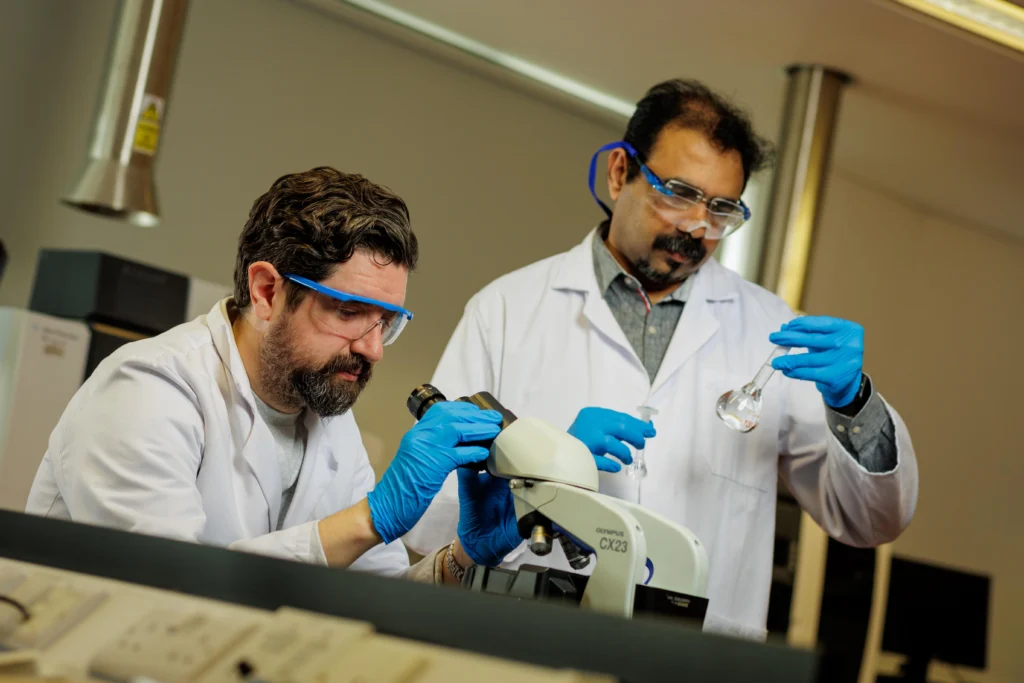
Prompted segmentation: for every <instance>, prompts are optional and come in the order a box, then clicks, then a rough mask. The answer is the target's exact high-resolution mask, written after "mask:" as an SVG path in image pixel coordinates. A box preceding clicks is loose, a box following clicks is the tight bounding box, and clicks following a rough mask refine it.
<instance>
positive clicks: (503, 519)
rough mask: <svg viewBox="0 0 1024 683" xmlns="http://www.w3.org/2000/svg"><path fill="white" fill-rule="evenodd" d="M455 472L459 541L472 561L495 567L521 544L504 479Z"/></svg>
mask: <svg viewBox="0 0 1024 683" xmlns="http://www.w3.org/2000/svg"><path fill="white" fill-rule="evenodd" d="M457 473H458V476H459V540H460V541H462V547H463V548H464V549H465V551H466V554H467V555H469V557H470V559H472V560H473V561H474V562H476V563H477V564H480V565H483V566H485V567H497V566H498V565H499V564H501V561H502V560H503V559H504V558H505V556H506V555H508V554H509V553H510V552H512V551H513V550H515V549H516V548H518V547H519V544H520V543H522V542H523V539H522V538H520V537H519V529H518V527H517V526H516V511H515V506H514V505H513V503H512V491H511V490H509V488H508V480H507V479H501V478H500V477H494V476H491V475H490V474H488V473H487V472H473V471H472V470H466V469H462V470H457Z"/></svg>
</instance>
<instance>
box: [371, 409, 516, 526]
mask: <svg viewBox="0 0 1024 683" xmlns="http://www.w3.org/2000/svg"><path fill="white" fill-rule="evenodd" d="M500 423H501V413H499V412H496V411H494V410H480V409H479V408H478V407H476V406H475V405H473V404H471V403H464V402H460V401H450V402H448V401H446V402H442V403H438V404H436V405H434V406H431V408H430V410H428V411H427V412H426V414H425V415H424V416H423V419H421V420H420V421H419V422H417V423H416V425H415V426H414V427H413V428H412V429H410V430H409V431H408V432H406V433H405V436H404V437H402V442H401V444H399V446H398V452H397V453H395V458H394V460H392V461H391V465H390V466H389V467H388V469H387V471H385V472H384V476H383V477H382V478H381V480H380V483H379V484H377V486H376V487H375V488H374V489H373V490H372V491H370V493H368V494H367V496H366V501H367V502H368V503H369V504H370V516H371V517H372V518H373V526H374V528H375V529H376V530H377V533H378V534H380V536H381V538H383V539H384V542H385V543H391V542H392V541H394V540H395V539H396V538H399V537H401V536H404V535H405V533H406V532H407V531H409V529H411V528H412V527H413V526H414V525H415V524H416V522H418V521H419V520H420V517H422V516H423V513H424V512H426V511H427V507H428V506H429V505H430V501H432V500H433V499H434V496H436V495H437V492H438V491H440V490H441V485H442V484H444V480H445V478H447V476H448V475H449V474H450V473H451V472H452V471H454V470H455V468H456V467H458V466H459V465H466V464H469V463H475V462H480V461H482V460H486V459H487V449H486V448H481V447H479V446H461V445H460V444H463V443H467V442H472V441H480V440H482V439H492V438H494V437H495V436H497V435H498V432H500V431H501V425H500Z"/></svg>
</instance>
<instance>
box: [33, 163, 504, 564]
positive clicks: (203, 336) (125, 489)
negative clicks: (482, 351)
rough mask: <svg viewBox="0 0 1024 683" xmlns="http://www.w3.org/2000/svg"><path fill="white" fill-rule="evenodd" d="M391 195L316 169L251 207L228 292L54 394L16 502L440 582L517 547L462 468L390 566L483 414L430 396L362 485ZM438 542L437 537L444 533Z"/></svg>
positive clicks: (487, 417)
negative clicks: (448, 533) (441, 508)
mask: <svg viewBox="0 0 1024 683" xmlns="http://www.w3.org/2000/svg"><path fill="white" fill-rule="evenodd" d="M417 254H418V246H417V241H416V237H415V235H414V234H413V232H412V229H411V227H410V224H409V212H408V209H407V208H406V205H405V203H404V202H403V201H402V200H401V199H400V198H399V197H398V196H396V195H395V194H393V193H392V192H390V191H389V190H387V189H386V188H383V187H380V186H377V185H375V184H373V183H371V182H370V181H368V180H366V179H365V178H363V177H362V176H358V175H351V174H345V173H341V172H339V171H336V170H334V169H331V168H316V169H313V170H311V171H308V172H305V173H295V174H291V175H286V176H284V177H282V178H280V179H279V180H277V182H275V183H274V185H273V187H271V189H270V190H269V191H268V192H267V193H266V194H264V195H263V196H262V197H260V198H259V199H258V200H257V201H256V202H255V204H254V205H253V207H252V211H251V213H250V215H249V220H248V222H247V223H246V226H245V228H244V230H243V231H242V235H241V237H240V239H239V245H238V257H237V262H236V267H235V292H234V296H233V297H232V298H229V299H226V300H224V301H221V302H219V303H218V304H217V305H216V306H214V307H213V309H212V310H211V311H210V312H209V313H208V314H206V315H205V316H202V317H200V318H198V319H197V320H195V321H193V322H190V323H186V324H184V325H181V326H179V327H176V328H175V329H173V330H170V331H168V332H166V333H164V334H162V335H159V336H157V337H154V338H152V339H147V340H143V341H139V342H135V343H132V344H128V345H126V346H124V347H122V348H120V349H119V350H118V351H116V352H115V353H114V354H113V355H111V356H110V357H108V358H107V359H105V360H104V361H103V362H102V363H101V364H100V365H99V367H98V368H97V369H96V371H95V372H94V373H93V375H92V376H91V377H90V378H89V379H88V381H86V382H85V384H84V385H83V386H82V387H81V389H80V390H79V391H78V392H77V394H76V395H75V396H74V398H73V399H72V400H71V403H70V404H69V405H68V407H67V409H66V410H65V412H64V415H63V416H62V417H61V420H60V422H59V424H58V425H57V427H56V429H55V430H54V431H53V434H52V436H51V437H50V442H49V448H48V449H47V452H46V455H45V457H44V458H43V461H42V464H41V465H40V467H39V471H38V473H37V475H36V479H35V482H34V484H33V486H32V491H31V493H30V495H29V500H28V505H27V512H29V513H33V514H39V515H45V516H49V517H57V518H63V519H71V520H74V521H77V522H85V523H91V524H100V525H105V526H110V527H115V528H119V529H124V530H128V531H135V532H139V533H147V534H153V535H159V536H166V537H169V538H174V539H180V540H186V541H197V542H202V543H209V544H213V545H220V546H227V547H230V548H234V549H239V550H245V551H250V552H257V553H264V554H270V555H275V556H279V557H284V558H288V559H293V560H299V561H305V562H312V563H318V564H324V565H330V566H336V567H351V568H352V569H357V570H364V571H370V572H375V573H379V574H385V575H391V576H397V575H404V576H407V577H409V578H412V579H415V580H420V581H423V582H435V583H436V582H448V583H457V582H458V581H459V580H460V579H461V576H462V574H463V573H464V571H465V569H466V568H467V567H468V566H469V565H470V564H471V563H472V562H474V561H475V562H483V563H489V564H496V563H497V562H499V561H500V559H501V557H502V556H503V555H504V554H506V553H508V552H510V551H511V550H512V549H514V548H515V547H516V546H517V545H518V543H519V540H520V539H519V537H518V534H517V533H516V531H515V517H514V515H512V513H511V507H510V505H511V501H510V494H509V491H508V485H507V484H504V485H502V482H499V481H496V480H495V481H492V480H490V479H489V478H488V475H486V473H484V474H481V475H479V476H474V477H472V481H469V479H468V478H467V484H466V486H467V488H466V489H465V490H464V493H465V495H463V501H464V502H465V508H464V509H463V510H462V514H461V517H462V519H463V520H465V521H464V523H462V524H460V527H459V530H458V532H457V533H456V534H455V535H454V536H453V537H452V539H449V541H450V542H449V541H446V542H444V543H443V545H442V544H439V545H442V547H441V549H440V550H436V552H431V553H430V555H429V556H428V557H426V558H424V560H423V561H422V562H420V563H419V564H417V565H416V566H415V567H412V568H409V563H408V555H407V553H406V551H405V548H404V547H403V545H402V543H401V541H399V540H398V539H399V537H400V536H402V535H403V534H404V533H405V532H406V531H408V530H409V528H411V527H412V525H413V524H415V523H416V521H417V520H418V519H419V517H420V516H421V515H422V514H423V512H424V511H425V510H426V508H427V505H428V504H429V502H430V500H431V498H432V497H433V496H434V495H435V494H436V493H437V491H438V490H439V489H440V488H441V485H442V484H443V483H444V481H445V478H446V477H447V475H449V474H450V473H452V472H453V471H455V469H456V467H458V466H459V465H462V464H467V463H471V462H479V461H481V460H483V459H485V458H486V457H487V450H486V449H484V448H479V447H470V446H464V445H463V444H464V443H469V442H473V441H479V440H481V439H488V438H493V437H494V436H496V435H497V434H498V431H499V423H500V421H501V416H500V414H498V413H495V412H493V411H482V410H480V409H478V408H476V407H475V406H471V405H468V404H465V403H461V404H458V403H442V404H438V405H436V406H433V407H432V408H431V409H430V410H429V411H428V412H427V413H426V414H425V415H424V416H423V419H421V420H420V421H419V422H418V423H417V424H416V426H415V427H413V429H411V430H410V431H409V432H408V433H407V434H406V435H405V437H404V438H403V439H402V442H401V445H400V446H399V449H398V452H397V453H396V455H395V457H394V459H393V461H392V464H391V465H390V467H389V468H388V469H387V471H386V472H385V473H384V475H383V477H382V479H381V481H380V482H379V483H378V484H377V485H376V487H375V486H374V474H373V471H372V470H371V468H370V463H369V460H368V459H367V455H366V451H365V449H364V448H363V445H362V440H361V439H360V436H359V429H358V427H357V426H356V422H355V418H354V417H353V416H352V412H351V410H350V409H351V408H352V406H353V404H354V403H355V401H356V398H357V397H358V396H359V393H360V392H361V391H362V389H363V388H364V387H365V386H366V384H367V382H369V380H370V375H371V372H372V370H373V367H374V365H375V364H376V363H377V362H379V361H380V360H381V358H382V357H383V355H384V346H386V345H387V344H390V343H391V342H393V341H395V339H396V338H397V337H398V335H399V333H400V332H401V331H402V329H403V328H404V327H405V325H406V324H407V323H408V322H409V321H410V320H411V319H412V313H410V312H409V311H407V310H406V309H405V308H404V301H405V293H406V283H407V279H408V274H409V271H410V270H411V269H412V268H414V267H415V265H416V260H417ZM453 539H454V540H453Z"/></svg>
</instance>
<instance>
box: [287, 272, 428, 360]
mask: <svg viewBox="0 0 1024 683" xmlns="http://www.w3.org/2000/svg"><path fill="white" fill-rule="evenodd" d="M283 277H284V278H285V279H286V280H289V281H291V282H294V283H295V284H297V285H300V286H302V287H306V288H307V289H311V290H313V292H315V294H316V296H315V300H314V302H313V317H314V318H316V319H317V320H319V321H320V322H321V323H323V324H324V325H325V326H327V327H328V329H330V330H331V332H333V333H334V334H336V335H338V336H339V337H343V338H344V339H348V340H349V341H356V340H357V339H362V338H363V337H365V336H366V335H367V334H369V333H370V332H371V331H372V330H373V328H374V327H380V331H381V343H382V344H383V345H384V346H387V345H389V344H393V343H394V341H395V340H396V339H398V335H400V334H401V333H402V330H404V329H405V326H406V325H408V324H409V321H411V320H412V311H408V310H406V309H404V308H402V307H401V306H396V305H395V304H389V303H388V302H386V301H380V300H378V299H371V298H369V297H365V296H359V295H357V294H349V293H348V292H340V291H338V290H337V289H332V288H330V287H327V286H326V285H322V284H320V283H319V282H314V281H312V280H310V279H307V278H304V277H301V276H299V275H292V274H285V275H284V276H283ZM382 311H383V313H381V312H382Z"/></svg>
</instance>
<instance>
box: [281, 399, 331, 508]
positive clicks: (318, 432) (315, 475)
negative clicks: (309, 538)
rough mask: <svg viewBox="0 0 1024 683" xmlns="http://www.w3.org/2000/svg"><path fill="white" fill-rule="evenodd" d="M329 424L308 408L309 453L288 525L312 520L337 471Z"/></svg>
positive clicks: (296, 486)
mask: <svg viewBox="0 0 1024 683" xmlns="http://www.w3.org/2000/svg"><path fill="white" fill-rule="evenodd" d="M327 424H328V422H327V420H324V419H322V418H321V417H319V416H318V415H316V414H315V413H313V412H312V411H310V410H307V411H306V418H305V427H306V454H305V456H304V457H303V459H302V469H301V470H300V471H299V481H298V483H297V484H296V485H295V496H294V498H292V505H291V507H290V508H289V509H288V514H287V515H285V520H284V525H285V527H292V526H296V525H298V524H302V523H303V522H308V521H310V520H312V519H313V510H314V508H315V507H316V504H317V502H318V501H319V500H320V498H321V497H322V496H323V494H324V491H325V490H326V489H327V487H328V485H329V484H330V483H331V481H332V480H333V479H334V477H335V476H337V474H338V459H337V456H336V454H335V453H334V445H333V444H332V443H331V440H330V439H329V438H327V432H328V429H327Z"/></svg>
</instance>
